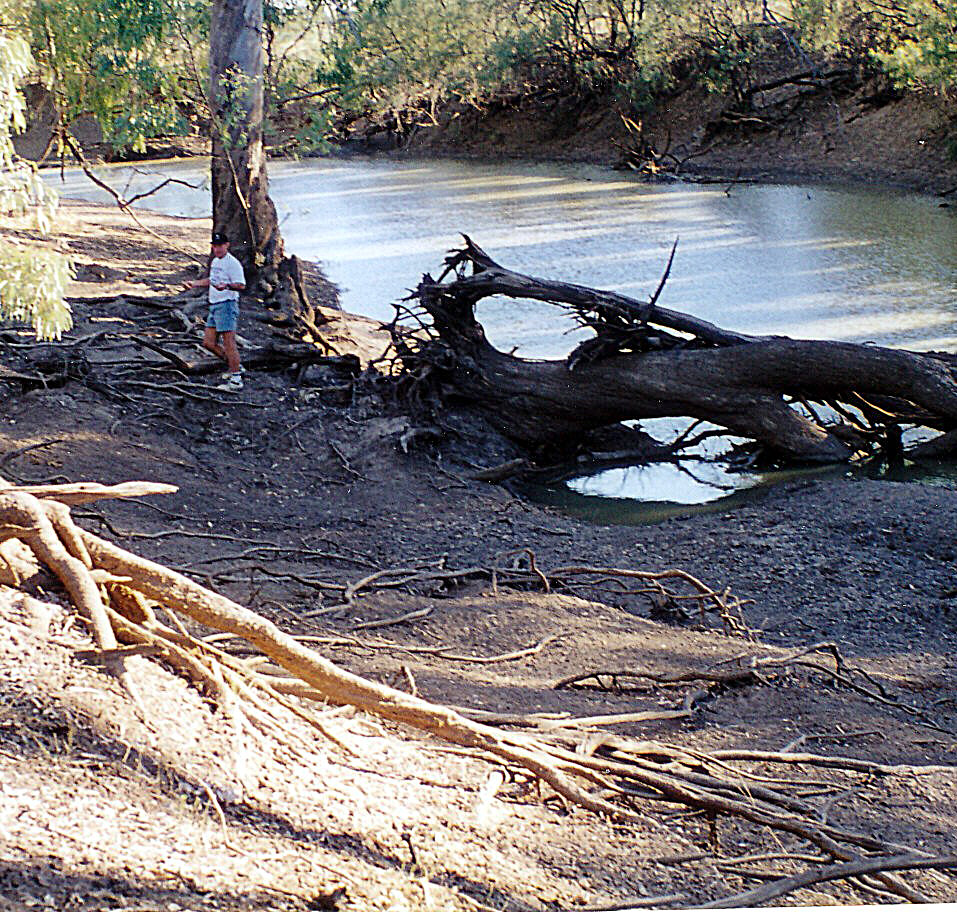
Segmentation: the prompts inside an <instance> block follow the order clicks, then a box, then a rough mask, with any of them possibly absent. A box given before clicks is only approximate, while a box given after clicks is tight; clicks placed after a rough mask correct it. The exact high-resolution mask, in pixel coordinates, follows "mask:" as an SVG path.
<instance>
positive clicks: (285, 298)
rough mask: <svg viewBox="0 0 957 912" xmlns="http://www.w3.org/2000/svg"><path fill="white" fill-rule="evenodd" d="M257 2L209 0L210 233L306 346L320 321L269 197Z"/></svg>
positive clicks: (259, 5)
mask: <svg viewBox="0 0 957 912" xmlns="http://www.w3.org/2000/svg"><path fill="white" fill-rule="evenodd" d="M262 35H263V4H262V0H213V3H212V7H211V14H210V40H209V76H210V112H211V120H212V147H213V150H212V151H213V155H212V163H211V172H212V194H213V230H214V231H221V232H223V233H224V234H225V235H226V236H227V237H228V238H229V240H230V246H231V251H232V253H233V254H234V255H235V256H236V257H237V259H239V261H240V262H241V263H242V264H243V269H244V270H245V273H246V287H247V289H248V290H250V291H253V292H255V293H256V294H258V295H260V296H261V297H262V298H263V299H264V300H265V301H266V304H267V306H268V307H271V308H273V309H278V310H281V311H283V312H284V313H286V314H287V315H288V316H289V317H290V318H291V319H292V320H293V322H294V323H295V324H296V325H297V326H298V327H299V329H300V330H301V332H302V336H303V338H304V339H305V340H306V341H313V342H318V341H320V333H319V329H318V326H319V325H320V324H321V323H322V322H323V321H322V319H321V318H320V317H318V315H317V313H316V311H315V308H314V307H313V306H312V304H311V303H310V302H309V298H308V295H307V293H306V290H305V285H304V282H303V278H302V269H301V266H300V263H299V260H298V259H297V258H296V257H295V256H290V257H287V256H286V255H285V253H284V249H283V240H282V234H281V233H280V231H279V219H278V216H277V213H276V207H275V205H274V204H273V201H272V199H271V198H270V196H269V180H268V178H267V175H266V155H265V149H264V146H263V117H264V96H263V37H262Z"/></svg>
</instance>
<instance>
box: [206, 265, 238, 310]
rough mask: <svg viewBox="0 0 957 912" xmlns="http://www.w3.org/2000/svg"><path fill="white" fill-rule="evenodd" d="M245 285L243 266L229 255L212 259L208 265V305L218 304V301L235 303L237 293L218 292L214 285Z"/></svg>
mask: <svg viewBox="0 0 957 912" xmlns="http://www.w3.org/2000/svg"><path fill="white" fill-rule="evenodd" d="M237 284H242V285H245V284H246V276H245V275H244V274H243V266H242V263H240V262H239V260H237V259H236V257H234V256H233V255H232V254H231V253H227V254H226V255H225V256H221V257H215V256H214V257H213V258H212V260H211V261H210V264H209V303H210V304H219V302H220V301H235V300H237V299H238V298H239V292H238V291H233V290H232V289H230V288H226V289H225V290H223V291H220V290H219V289H218V288H216V287H215V286H216V285H237Z"/></svg>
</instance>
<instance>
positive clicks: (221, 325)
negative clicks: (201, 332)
mask: <svg viewBox="0 0 957 912" xmlns="http://www.w3.org/2000/svg"><path fill="white" fill-rule="evenodd" d="M238 325H239V301H237V300H235V299H234V300H230V301H218V302H217V303H215V304H210V305H209V316H208V317H207V318H206V326H207V327H214V328H215V329H216V332H221V333H225V332H236V327H237V326H238Z"/></svg>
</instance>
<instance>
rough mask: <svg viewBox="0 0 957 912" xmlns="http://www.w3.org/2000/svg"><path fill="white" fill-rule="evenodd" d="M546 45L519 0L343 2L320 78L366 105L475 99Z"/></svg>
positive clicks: (354, 104) (351, 103)
mask: <svg viewBox="0 0 957 912" xmlns="http://www.w3.org/2000/svg"><path fill="white" fill-rule="evenodd" d="M543 49H544V44H543V33H542V31H541V30H540V29H539V28H538V27H537V26H536V25H535V24H532V23H529V22H528V21H527V20H525V21H523V16H522V15H520V6H510V5H509V4H507V3H501V2H495V0H359V2H358V3H356V4H355V5H354V6H352V7H351V8H350V9H349V10H346V9H344V8H343V9H340V11H339V14H338V16H337V19H336V22H335V31H334V34H333V36H332V40H331V41H330V43H329V44H328V46H327V48H326V53H325V58H324V60H323V61H321V62H320V64H319V66H318V67H317V78H318V80H319V81H320V83H322V84H325V85H329V86H335V87H336V88H337V89H338V90H339V91H340V93H341V99H342V101H343V102H344V103H345V104H346V105H348V106H351V107H357V108H361V107H362V106H363V105H364V104H366V103H368V102H370V101H373V100H374V102H375V104H377V105H378V106H380V107H381V106H391V107H396V108H400V107H403V106H404V105H407V104H409V103H410V102H412V101H413V100H415V99H417V98H426V99H429V100H432V101H435V100H437V99H439V98H441V97H450V96H458V97H461V98H465V99H469V100H474V99H476V98H478V97H480V96H481V95H482V94H483V93H484V92H486V91H487V90H489V89H492V88H498V87H500V86H501V85H502V84H503V83H505V82H507V81H508V80H509V78H511V77H512V76H514V74H515V73H516V72H517V70H518V69H519V68H520V67H521V66H522V65H523V64H525V63H527V62H530V61H531V60H534V59H535V57H536V56H537V55H539V54H540V53H542V51H543Z"/></svg>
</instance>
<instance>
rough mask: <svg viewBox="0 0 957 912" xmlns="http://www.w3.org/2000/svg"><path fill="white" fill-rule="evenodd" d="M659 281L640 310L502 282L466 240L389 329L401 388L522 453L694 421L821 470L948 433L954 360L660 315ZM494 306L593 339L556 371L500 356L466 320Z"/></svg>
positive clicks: (955, 389)
mask: <svg viewBox="0 0 957 912" xmlns="http://www.w3.org/2000/svg"><path fill="white" fill-rule="evenodd" d="M673 255H674V251H672V256H673ZM670 266H671V262H670V260H669V264H668V269H669V270H670ZM667 275H668V270H666V271H665V276H664V277H663V278H662V282H661V284H660V285H659V286H658V289H657V291H656V292H655V293H654V295H653V296H652V297H651V299H650V300H649V301H645V302H642V301H637V300H634V299H632V298H628V297H626V296H624V295H620V294H616V293H613V292H607V291H599V290H596V289H591V288H586V287H584V286H580V285H570V284H567V283H562V282H554V281H549V280H547V279H539V278H534V277H532V276H527V275H522V274H520V273H515V272H512V271H511V270H508V269H505V268H504V267H502V266H500V265H499V264H498V263H496V262H495V261H494V260H492V259H491V257H489V256H488V254H486V253H485V252H484V251H483V250H482V249H481V248H480V247H478V246H476V245H475V244H474V243H473V242H472V241H471V240H470V239H469V238H467V237H466V238H465V246H464V247H463V248H462V249H460V250H456V251H453V252H452V253H451V254H450V255H449V256H448V257H447V259H446V263H445V270H444V271H443V273H442V274H441V275H440V277H439V278H438V279H433V278H432V277H431V276H429V275H426V276H424V277H423V279H422V282H421V283H420V284H419V286H418V288H417V290H416V291H415V293H414V294H413V296H412V299H413V300H417V301H418V302H419V304H420V305H421V308H422V311H423V312H424V313H421V314H414V312H413V311H411V310H410V311H407V313H409V314H414V315H416V316H418V317H419V320H418V324H417V325H415V326H412V325H410V323H409V321H408V320H403V321H400V320H398V319H397V321H396V322H395V323H393V326H392V333H393V341H394V344H395V348H396V351H397V355H398V363H399V365H400V371H401V374H402V375H403V376H404V378H405V379H406V380H407V381H408V383H409V385H410V388H411V389H419V390H420V389H421V387H422V384H423V383H425V382H428V383H431V384H432V388H433V389H434V388H436V383H435V381H438V385H439V386H440V387H441V388H442V389H443V390H444V391H445V392H451V393H453V394H455V395H457V396H460V397H464V398H465V399H467V400H469V401H470V402H472V403H474V404H475V405H476V406H477V407H479V408H480V409H481V410H482V411H484V412H485V413H486V415H487V416H488V418H489V419H490V420H491V422H492V423H493V424H494V425H496V426H497V427H498V428H499V429H500V430H501V431H502V432H503V433H505V434H506V435H508V436H509V437H511V438H513V439H514V440H516V441H518V442H520V443H522V444H524V445H526V446H532V447H535V446H541V445H548V444H555V443H560V442H567V441H568V440H569V439H575V438H578V437H580V436H581V435H582V434H583V433H584V432H586V431H589V430H593V429H595V428H599V427H603V426H605V425H610V424H614V423H616V422H620V421H623V420H627V419H650V418H662V417H690V418H696V419H703V420H706V421H709V422H712V423H714V424H716V425H719V426H720V427H723V428H725V429H727V430H728V431H729V432H730V433H731V434H733V435H736V436H742V437H746V438H750V439H752V440H754V441H757V442H759V443H761V444H764V445H765V446H766V447H767V448H769V449H770V450H771V451H772V452H773V453H774V454H775V455H777V456H779V457H784V458H787V459H791V460H796V461H805V462H817V463H826V462H840V461H845V460H848V459H850V458H852V457H853V456H854V455H855V454H856V453H860V452H877V451H878V450H880V448H881V447H882V446H883V444H884V442H885V441H887V440H889V439H897V437H898V435H897V433H896V431H894V432H891V431H890V429H892V428H893V429H899V428H900V427H901V426H902V425H924V426H926V427H929V428H933V429H936V430H941V431H949V430H952V429H955V428H957V382H955V367H957V357H955V356H948V355H946V354H939V353H938V354H921V353H915V352H908V351H899V350H894V349H887V348H881V347H878V346H873V345H857V344H853V343H847V342H825V341H803V340H796V339H790V338H786V337H770V336H766V337H760V336H748V335H744V334H741V333H734V332H729V331H727V330H724V329H721V328H720V327H717V326H714V325H713V324H710V323H707V322H705V321H703V320H698V319H697V318H695V317H693V316H690V315H688V314H683V313H678V312H675V311H670V310H666V309H665V308H662V307H659V306H657V298H658V296H659V294H660V292H661V289H662V287H663V286H664V282H665V280H666V278H667ZM449 277H451V278H449ZM447 279H448V281H446V280H447ZM493 295H505V296H507V297H511V298H530V299H535V300H539V301H546V302H549V303H553V304H556V305H558V306H560V307H563V308H565V309H567V310H569V311H570V312H571V313H572V314H573V316H574V318H575V319H576V320H577V322H578V323H579V324H580V325H582V326H587V327H589V328H591V329H592V330H593V331H594V334H595V335H594V337H593V338H590V339H588V340H587V341H586V342H584V343H582V344H581V345H580V346H579V347H578V348H577V349H576V350H575V351H574V352H572V353H571V354H570V355H569V357H568V358H567V359H566V360H564V361H530V360H526V359H522V358H517V357H514V356H512V355H510V354H506V353H504V352H501V351H499V350H497V349H496V348H494V347H493V346H492V345H491V344H489V342H488V341H487V340H486V338H485V333H484V330H483V329H482V326H481V324H480V323H479V322H478V321H477V320H476V318H475V306H476V304H477V303H478V302H479V301H480V300H482V299H483V298H486V297H490V296H493Z"/></svg>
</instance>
